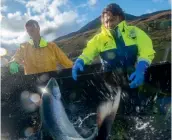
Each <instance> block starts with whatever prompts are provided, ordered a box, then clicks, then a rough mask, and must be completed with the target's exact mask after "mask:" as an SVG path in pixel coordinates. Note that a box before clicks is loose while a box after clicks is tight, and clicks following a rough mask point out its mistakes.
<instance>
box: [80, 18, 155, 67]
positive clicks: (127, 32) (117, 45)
mask: <svg viewBox="0 0 172 140" xmlns="http://www.w3.org/2000/svg"><path fill="white" fill-rule="evenodd" d="M114 30H116V32H115V34H112V33H111V32H110V30H108V29H106V28H105V27H104V26H103V25H102V27H101V32H100V33H98V34H96V35H95V36H94V37H93V38H92V39H91V40H90V41H89V42H88V43H87V46H86V48H85V49H84V50H83V52H82V54H81V55H80V56H79V58H81V59H83V60H84V64H90V63H91V62H92V61H93V59H94V58H95V57H96V56H98V55H100V56H101V58H102V59H103V60H105V61H107V63H109V64H111V65H117V64H119V63H121V65H123V64H126V66H127V65H134V64H135V63H136V62H137V61H140V60H145V61H147V62H148V63H149V64H150V63H151V62H152V60H153V58H154V53H155V51H154V49H153V45H152V41H151V39H150V38H149V37H148V35H147V34H146V33H145V32H144V31H142V30H141V29H139V28H137V27H136V26H128V25H127V24H126V21H122V22H121V23H119V24H118V26H117V27H116V28H115V29H114Z"/></svg>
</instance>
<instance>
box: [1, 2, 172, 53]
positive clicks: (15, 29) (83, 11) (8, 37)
mask: <svg viewBox="0 0 172 140" xmlns="http://www.w3.org/2000/svg"><path fill="white" fill-rule="evenodd" d="M171 1H172V0H1V7H0V11H1V13H0V21H1V31H0V36H1V37H0V43H1V47H3V48H6V49H7V50H8V51H9V52H10V51H11V50H16V49H17V48H18V47H19V44H20V43H22V42H24V41H27V40H28V39H29V36H28V35H27V34H26V32H25V28H24V25H25V23H26V21H28V20H29V19H35V20H37V21H38V22H39V24H40V27H41V36H43V37H44V38H46V39H47V40H48V41H52V40H54V39H56V38H58V37H60V36H63V35H66V34H68V33H71V32H74V31H77V30H79V29H80V28H81V27H83V26H84V25H86V24H87V23H88V22H90V21H91V20H93V19H95V18H97V17H98V16H100V14H101V12H102V10H103V8H104V7H105V6H107V5H108V4H110V3H117V4H119V5H120V7H121V8H122V9H123V10H124V12H125V13H128V14H132V15H135V16H139V15H142V14H146V13H151V12H155V11H159V10H167V9H170V8H171Z"/></svg>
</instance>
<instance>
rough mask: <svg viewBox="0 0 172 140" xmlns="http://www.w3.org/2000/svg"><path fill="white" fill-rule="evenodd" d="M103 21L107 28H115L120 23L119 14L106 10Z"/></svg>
mask: <svg viewBox="0 0 172 140" xmlns="http://www.w3.org/2000/svg"><path fill="white" fill-rule="evenodd" d="M102 22H103V24H104V26H105V27H106V28H107V29H114V28H115V27H116V26H117V25H118V24H119V23H120V18H119V16H113V15H112V13H111V12H106V13H104V15H103V18H102Z"/></svg>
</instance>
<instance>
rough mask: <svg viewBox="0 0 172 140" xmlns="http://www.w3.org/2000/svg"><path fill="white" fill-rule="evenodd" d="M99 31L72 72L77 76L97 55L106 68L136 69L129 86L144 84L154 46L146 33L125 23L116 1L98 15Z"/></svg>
mask: <svg viewBox="0 0 172 140" xmlns="http://www.w3.org/2000/svg"><path fill="white" fill-rule="evenodd" d="M101 21H102V26H101V32H100V33H98V34H96V35H95V36H94V37H93V38H92V39H91V40H90V41H89V42H88V43H87V46H86V48H85V49H84V50H83V52H82V54H81V55H80V56H79V57H78V59H77V60H76V61H75V64H74V66H73V68H72V76H73V79H74V80H77V72H78V71H79V70H80V71H83V68H84V65H87V64H90V63H91V62H92V61H93V60H94V58H95V57H96V56H98V55H99V56H100V57H101V59H102V62H103V65H104V67H105V68H106V70H107V69H108V70H113V69H115V68H123V69H124V70H126V71H127V72H129V71H131V68H132V67H133V68H134V69H135V71H134V72H133V73H131V72H130V73H129V74H131V75H130V77H129V80H130V81H131V83H130V84H129V86H130V88H136V87H138V86H140V85H142V84H143V82H144V73H145V71H146V69H147V68H148V66H149V65H150V64H151V62H152V60H153V58H154V53H155V51H154V49H153V45H152V41H151V39H150V38H149V36H148V35H147V34H146V33H145V32H144V31H142V30H141V29H139V28H137V27H136V26H128V25H127V23H126V21H125V16H124V13H123V11H122V9H121V8H120V7H119V5H117V4H110V5H108V6H107V7H106V8H105V9H104V11H103V13H102V16H101Z"/></svg>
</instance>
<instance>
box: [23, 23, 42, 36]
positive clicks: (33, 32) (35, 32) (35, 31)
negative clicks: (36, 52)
mask: <svg viewBox="0 0 172 140" xmlns="http://www.w3.org/2000/svg"><path fill="white" fill-rule="evenodd" d="M26 31H27V33H28V35H29V36H30V37H31V38H32V39H36V38H38V37H39V36H40V29H39V27H38V26H36V25H35V26H34V25H29V26H26Z"/></svg>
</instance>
